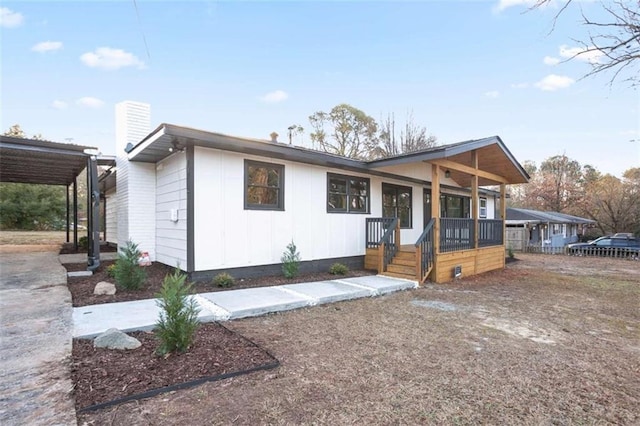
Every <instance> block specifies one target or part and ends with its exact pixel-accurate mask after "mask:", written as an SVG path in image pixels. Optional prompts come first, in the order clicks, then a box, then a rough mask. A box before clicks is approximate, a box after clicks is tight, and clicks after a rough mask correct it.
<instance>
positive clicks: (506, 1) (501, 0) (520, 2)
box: [493, 0, 536, 13]
mask: <svg viewBox="0 0 640 426" xmlns="http://www.w3.org/2000/svg"><path fill="white" fill-rule="evenodd" d="M534 4H536V0H498V4H496V5H495V6H493V11H494V13H500V12H502V11H503V10H505V9H508V8H510V7H514V6H526V7H531V6H533V5H534Z"/></svg>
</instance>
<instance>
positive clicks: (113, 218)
mask: <svg viewBox="0 0 640 426" xmlns="http://www.w3.org/2000/svg"><path fill="white" fill-rule="evenodd" d="M104 198H105V203H106V204H105V210H106V212H105V232H106V236H107V238H106V241H107V242H108V243H112V244H118V194H117V193H116V190H115V188H114V189H111V190H109V191H107V192H106V193H105V194H104Z"/></svg>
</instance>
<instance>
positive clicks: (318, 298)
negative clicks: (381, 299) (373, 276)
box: [282, 280, 375, 304]
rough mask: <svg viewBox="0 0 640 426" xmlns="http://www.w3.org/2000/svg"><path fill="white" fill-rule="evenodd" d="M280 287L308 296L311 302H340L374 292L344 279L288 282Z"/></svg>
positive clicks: (366, 295)
mask: <svg viewBox="0 0 640 426" xmlns="http://www.w3.org/2000/svg"><path fill="white" fill-rule="evenodd" d="M282 287H283V288H285V289H289V290H291V291H294V292H296V293H300V294H302V295H305V296H308V297H310V298H311V299H312V300H313V301H314V303H313V304H322V303H331V302H340V301H342V300H350V299H357V298H360V297H368V296H373V295H374V294H375V292H374V291H373V290H372V289H366V288H364V287H359V286H353V285H350V284H348V283H346V282H344V281H335V280H333V281H319V282H312V283H301V284H288V285H283V286H282Z"/></svg>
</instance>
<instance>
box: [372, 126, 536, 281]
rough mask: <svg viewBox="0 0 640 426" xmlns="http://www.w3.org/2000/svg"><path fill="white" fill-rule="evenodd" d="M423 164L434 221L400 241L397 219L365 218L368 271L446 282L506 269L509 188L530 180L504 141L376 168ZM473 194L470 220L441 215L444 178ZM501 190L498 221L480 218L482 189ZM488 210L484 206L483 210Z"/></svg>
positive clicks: (477, 143) (419, 155)
mask: <svg viewBox="0 0 640 426" xmlns="http://www.w3.org/2000/svg"><path fill="white" fill-rule="evenodd" d="M418 161H419V162H423V163H426V164H425V166H426V167H425V168H427V170H429V171H430V175H431V194H432V196H431V203H430V207H431V212H430V215H431V219H430V220H429V221H428V222H427V223H426V225H425V228H424V230H423V232H422V234H421V235H420V237H419V238H418V239H417V240H416V241H401V240H400V221H399V219H398V218H397V217H384V218H367V219H366V225H365V226H366V253H365V267H366V268H367V269H374V270H377V271H378V273H380V274H385V275H390V276H394V277H398V278H406V279H411V280H416V281H418V282H419V283H423V282H424V281H426V280H427V279H431V280H432V281H434V282H437V283H444V282H448V281H451V280H453V279H454V278H457V277H462V276H470V275H475V274H479V273H482V272H487V271H491V270H495V269H502V268H504V266H505V225H504V224H505V219H506V203H505V199H506V185H507V184H515V183H526V182H528V179H529V176H528V175H527V173H526V172H525V170H524V169H523V168H522V166H521V165H520V164H519V163H518V162H517V161H516V160H515V158H514V157H513V156H512V155H511V153H510V152H509V150H508V149H507V148H506V146H505V145H504V143H503V142H502V140H501V139H500V138H499V137H497V136H495V137H492V138H486V139H480V140H475V141H468V142H462V143H459V144H454V145H448V146H446V147H437V148H433V149H430V150H425V151H421V152H418V153H412V154H408V155H402V156H398V157H393V158H389V159H385V160H380V161H378V162H375V163H376V165H377V166H378V167H385V166H392V165H393V166H397V165H400V164H407V163H412V162H418ZM445 176H446V177H447V178H451V179H453V180H454V181H455V182H456V183H457V184H458V185H460V187H462V188H469V189H470V191H471V204H472V208H471V209H470V217H467V218H450V217H442V216H443V214H442V212H443V210H442V209H441V205H440V203H441V197H440V195H441V179H442V178H443V177H445ZM488 185H498V186H499V187H500V207H499V217H496V218H495V219H484V218H481V217H480V213H481V209H482V205H481V204H480V197H479V188H480V187H483V186H488ZM485 208H486V207H485Z"/></svg>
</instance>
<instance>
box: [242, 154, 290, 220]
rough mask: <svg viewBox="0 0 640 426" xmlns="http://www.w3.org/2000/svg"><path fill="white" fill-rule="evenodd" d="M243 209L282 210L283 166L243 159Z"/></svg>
mask: <svg viewBox="0 0 640 426" xmlns="http://www.w3.org/2000/svg"><path fill="white" fill-rule="evenodd" d="M244 208H245V210H284V166H283V165H281V164H271V163H261V162H258V161H250V160H244Z"/></svg>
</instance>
